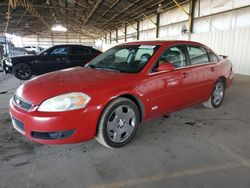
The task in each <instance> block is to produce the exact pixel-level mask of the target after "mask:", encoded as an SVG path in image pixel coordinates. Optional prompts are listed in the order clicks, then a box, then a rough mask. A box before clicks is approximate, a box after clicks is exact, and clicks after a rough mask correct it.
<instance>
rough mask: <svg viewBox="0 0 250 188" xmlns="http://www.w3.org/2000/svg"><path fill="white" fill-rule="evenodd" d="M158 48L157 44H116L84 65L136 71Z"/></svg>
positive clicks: (120, 70) (118, 70)
mask: <svg viewBox="0 0 250 188" xmlns="http://www.w3.org/2000/svg"><path fill="white" fill-rule="evenodd" d="M158 48H159V46H157V45H126V46H116V47H114V48H111V49H110V50H108V51H106V52H104V53H102V54H101V55H99V56H98V57H97V58H95V59H93V60H92V61H90V62H89V63H88V64H87V65H86V67H90V68H94V69H102V70H109V71H117V72H125V73H137V72H140V71H141V70H142V69H143V68H144V67H145V65H146V64H147V63H148V61H149V60H150V58H151V57H152V56H153V54H154V53H155V52H156V50H157V49H158Z"/></svg>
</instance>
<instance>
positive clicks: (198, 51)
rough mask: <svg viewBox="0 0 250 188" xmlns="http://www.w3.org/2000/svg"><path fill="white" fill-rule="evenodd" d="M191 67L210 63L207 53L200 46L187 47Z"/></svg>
mask: <svg viewBox="0 0 250 188" xmlns="http://www.w3.org/2000/svg"><path fill="white" fill-rule="evenodd" d="M187 51H188V53H189V57H190V63H191V65H197V64H205V63H209V59H208V55H207V52H206V50H205V49H204V48H202V47H199V46H187Z"/></svg>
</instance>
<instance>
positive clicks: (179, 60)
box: [158, 47, 186, 68]
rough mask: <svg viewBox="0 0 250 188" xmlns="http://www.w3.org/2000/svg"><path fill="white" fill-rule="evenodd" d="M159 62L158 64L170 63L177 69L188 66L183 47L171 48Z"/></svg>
mask: <svg viewBox="0 0 250 188" xmlns="http://www.w3.org/2000/svg"><path fill="white" fill-rule="evenodd" d="M158 62H159V63H158V64H161V63H166V62H168V63H171V64H173V65H174V66H175V67H176V68H180V67H184V66H186V58H185V53H184V51H183V49H182V48H181V47H171V48H169V49H167V51H166V52H164V54H162V56H161V57H160V59H159V60H158Z"/></svg>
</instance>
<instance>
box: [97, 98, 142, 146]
mask: <svg viewBox="0 0 250 188" xmlns="http://www.w3.org/2000/svg"><path fill="white" fill-rule="evenodd" d="M120 111H121V112H122V114H121V115H119V114H120ZM130 115H131V116H132V117H131V118H128V117H130ZM127 116H128V117H127ZM122 117H124V118H122ZM139 121H140V112H139V109H138V107H137V105H136V104H135V103H134V102H133V101H131V100H129V99H127V98H124V97H118V98H116V99H114V100H113V101H112V102H110V103H109V104H108V105H107V107H106V108H105V109H104V111H103V112H102V115H101V117H100V120H99V123H98V130H97V135H96V140H97V141H98V142H99V143H101V144H102V145H104V146H106V147H108V148H119V147H122V146H124V145H126V144H128V143H129V142H130V141H131V140H132V139H133V138H134V136H135V134H136V131H137V128H138V125H139ZM111 124H113V125H112V126H113V127H114V129H113V130H112V129H110V125H111ZM112 126H111V127H112ZM108 127H109V128H108ZM123 131H124V132H123ZM126 131H127V132H126ZM116 135H118V136H116ZM116 137H120V140H119V139H116ZM118 140H119V141H118Z"/></svg>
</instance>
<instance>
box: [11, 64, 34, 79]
mask: <svg viewBox="0 0 250 188" xmlns="http://www.w3.org/2000/svg"><path fill="white" fill-rule="evenodd" d="M13 74H14V76H15V77H16V78H17V79H19V80H28V79H30V77H31V76H32V70H31V68H30V66H29V65H27V64H26V63H18V64H16V65H15V66H14V67H13Z"/></svg>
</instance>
